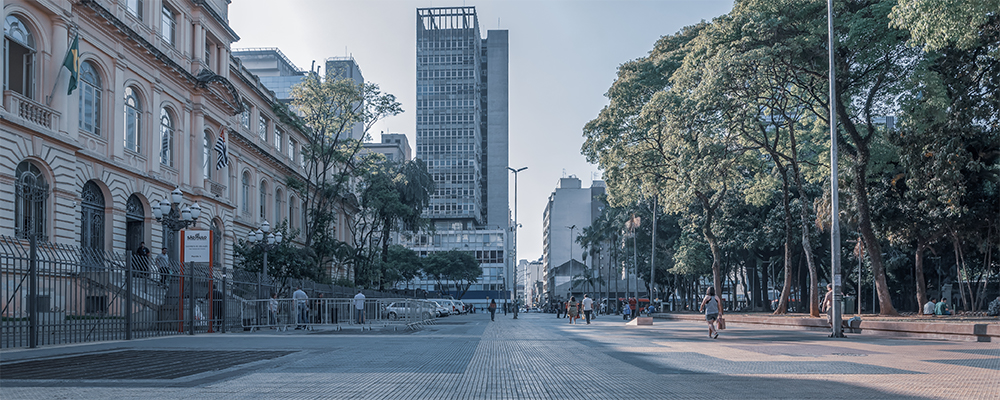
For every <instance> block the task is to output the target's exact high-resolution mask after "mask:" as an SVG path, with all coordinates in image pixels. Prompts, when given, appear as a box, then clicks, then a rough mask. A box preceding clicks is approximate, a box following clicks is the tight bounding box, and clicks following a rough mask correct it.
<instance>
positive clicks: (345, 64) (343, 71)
mask: <svg viewBox="0 0 1000 400" xmlns="http://www.w3.org/2000/svg"><path fill="white" fill-rule="evenodd" d="M326 77H327V79H337V80H340V79H350V80H352V81H354V83H356V84H359V85H361V84H364V83H365V78H364V77H363V76H361V67H359V66H358V63H357V61H354V57H351V56H348V57H330V58H327V59H326ZM350 137H351V138H352V139H355V140H360V141H365V140H366V138H365V125H364V123H362V122H361V121H358V122H355V123H354V126H352V127H351V132H350Z"/></svg>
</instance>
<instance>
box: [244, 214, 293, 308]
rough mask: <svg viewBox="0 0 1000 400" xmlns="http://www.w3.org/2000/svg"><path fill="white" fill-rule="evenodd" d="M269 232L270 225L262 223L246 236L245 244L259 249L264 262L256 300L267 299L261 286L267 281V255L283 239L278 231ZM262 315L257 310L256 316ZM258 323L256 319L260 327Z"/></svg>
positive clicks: (259, 273)
mask: <svg viewBox="0 0 1000 400" xmlns="http://www.w3.org/2000/svg"><path fill="white" fill-rule="evenodd" d="M270 232H271V224H269V223H268V222H267V221H264V223H262V224H260V228H258V229H257V230H255V231H254V230H251V231H250V233H249V235H248V236H247V243H249V244H250V245H251V246H256V247H257V248H259V249H261V251H263V252H264V262H263V265H262V268H261V272H258V273H257V298H258V299H266V298H267V297H265V296H264V292H263V285H262V283H263V282H265V281H266V280H267V253H268V252H269V251H271V249H274V248H277V247H278V245H280V244H281V239H283V238H284V236H283V235H282V234H281V232H280V231H279V232H277V233H276V234H275V233H270ZM262 274H263V275H262ZM258 304H259V305H263V304H264V303H258ZM262 314H264V313H263V312H261V310H258V314H257V315H258V316H260V315H262ZM259 322H260V319H259V317H258V325H261V324H260V323H259Z"/></svg>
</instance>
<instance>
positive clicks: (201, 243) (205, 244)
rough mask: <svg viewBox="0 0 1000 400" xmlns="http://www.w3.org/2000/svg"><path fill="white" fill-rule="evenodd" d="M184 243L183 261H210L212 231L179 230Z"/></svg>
mask: <svg viewBox="0 0 1000 400" xmlns="http://www.w3.org/2000/svg"><path fill="white" fill-rule="evenodd" d="M181 243H183V244H184V262H186V263H188V262H204V263H207V262H211V261H212V260H211V259H210V257H211V256H212V232H211V231H206V230H183V231H181Z"/></svg>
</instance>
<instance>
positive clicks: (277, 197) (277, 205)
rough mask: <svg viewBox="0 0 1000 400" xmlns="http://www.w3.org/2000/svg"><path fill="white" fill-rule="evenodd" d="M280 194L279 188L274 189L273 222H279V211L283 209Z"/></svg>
mask: <svg viewBox="0 0 1000 400" xmlns="http://www.w3.org/2000/svg"><path fill="white" fill-rule="evenodd" d="M281 196H282V193H281V189H275V191H274V223H275V224H280V223H281V212H282V211H284V210H282V209H281V207H282V204H281Z"/></svg>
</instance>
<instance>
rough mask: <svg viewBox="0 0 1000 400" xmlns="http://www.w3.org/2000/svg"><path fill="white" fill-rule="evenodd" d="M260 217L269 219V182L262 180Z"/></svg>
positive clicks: (264, 219)
mask: <svg viewBox="0 0 1000 400" xmlns="http://www.w3.org/2000/svg"><path fill="white" fill-rule="evenodd" d="M260 219H261V220H262V221H267V182H266V181H260Z"/></svg>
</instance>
